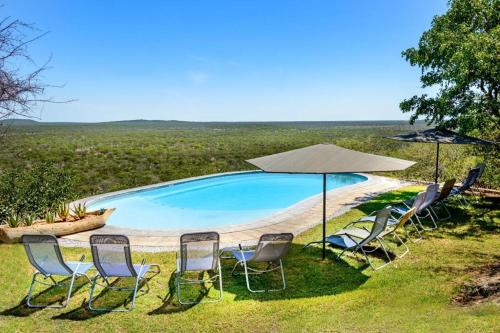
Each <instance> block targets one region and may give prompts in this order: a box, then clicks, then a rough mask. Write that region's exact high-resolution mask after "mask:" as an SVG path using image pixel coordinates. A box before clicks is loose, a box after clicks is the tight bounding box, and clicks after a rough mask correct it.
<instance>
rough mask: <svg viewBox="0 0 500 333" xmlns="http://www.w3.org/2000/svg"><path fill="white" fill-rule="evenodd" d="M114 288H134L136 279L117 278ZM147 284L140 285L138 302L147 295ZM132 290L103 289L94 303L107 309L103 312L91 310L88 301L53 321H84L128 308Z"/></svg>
mask: <svg viewBox="0 0 500 333" xmlns="http://www.w3.org/2000/svg"><path fill="white" fill-rule="evenodd" d="M156 275H158V274H154V275H151V276H149V277H147V278H146V280H147V281H148V282H149V281H150V280H151V279H152V278H153V277H154V276H156ZM110 285H111V286H112V287H115V288H129V289H131V288H133V287H134V285H135V279H134V278H117V279H115V280H114V281H112V282H111V283H110ZM145 285H146V282H145V281H144V280H143V281H142V282H140V283H139V289H138V291H137V297H136V302H137V300H138V299H140V297H141V296H143V295H145V294H146V293H145V292H142V290H143V288H144V287H145ZM132 295H133V291H132V290H112V289H109V288H105V289H103V290H102V291H101V292H100V293H99V294H98V295H97V296H96V297H94V299H93V301H92V306H93V307H94V308H106V309H103V310H89V308H88V301H86V302H83V304H82V305H81V306H80V307H78V308H76V309H74V310H72V311H69V312H65V313H62V314H60V315H57V316H54V317H52V319H63V320H75V321H82V320H87V319H91V318H95V317H99V316H102V315H105V314H107V313H110V312H112V311H113V310H116V309H119V308H126V307H127V306H128V305H130V304H131V302H132Z"/></svg>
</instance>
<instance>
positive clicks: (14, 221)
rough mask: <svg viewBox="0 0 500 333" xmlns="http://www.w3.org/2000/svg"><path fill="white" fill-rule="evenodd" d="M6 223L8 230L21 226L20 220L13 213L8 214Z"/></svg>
mask: <svg viewBox="0 0 500 333" xmlns="http://www.w3.org/2000/svg"><path fill="white" fill-rule="evenodd" d="M6 222H7V225H8V226H9V227H10V228H17V227H19V225H20V224H21V218H20V217H19V215H18V214H16V213H15V212H10V214H9V215H8V216H7V220H6Z"/></svg>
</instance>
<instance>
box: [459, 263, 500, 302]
mask: <svg viewBox="0 0 500 333" xmlns="http://www.w3.org/2000/svg"><path fill="white" fill-rule="evenodd" d="M471 275H472V279H471V281H468V282H465V283H464V284H463V285H462V286H461V287H460V291H459V293H458V294H457V295H456V296H455V297H454V298H453V303H455V304H459V305H473V304H479V303H485V302H492V303H500V262H497V263H493V264H488V265H486V266H482V267H480V268H478V269H476V270H474V271H473V272H472V273H471Z"/></svg>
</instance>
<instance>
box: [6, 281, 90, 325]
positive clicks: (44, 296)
mask: <svg viewBox="0 0 500 333" xmlns="http://www.w3.org/2000/svg"><path fill="white" fill-rule="evenodd" d="M70 281H71V278H70V277H68V278H65V279H63V280H61V281H59V283H62V284H63V285H61V286H52V287H49V288H47V289H45V290H43V291H41V292H40V293H38V294H36V295H35V296H34V297H33V298H32V300H31V304H37V305H39V304H40V305H42V304H43V305H55V304H62V302H63V301H64V299H65V298H66V293H67V292H68V289H67V288H68V287H69V282H70ZM86 284H88V280H87V279H86V278H85V277H83V276H80V277H78V278H76V279H75V283H74V285H73V291H72V292H71V296H73V295H74V294H76V293H77V292H78V291H79V290H80V289H81V288H83V287H84V286H85V285H86ZM27 297H28V296H26V297H25V298H23V299H22V300H21V302H19V304H18V305H16V306H15V307H12V308H10V309H6V310H3V311H2V312H0V316H14V317H28V316H30V315H31V314H33V313H35V312H38V311H40V310H43V309H44V308H30V307H28V306H27V305H26V300H27Z"/></svg>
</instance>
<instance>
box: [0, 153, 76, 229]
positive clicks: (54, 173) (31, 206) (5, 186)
mask: <svg viewBox="0 0 500 333" xmlns="http://www.w3.org/2000/svg"><path fill="white" fill-rule="evenodd" d="M74 184H75V180H74V178H73V177H72V176H71V175H70V174H69V173H68V172H67V171H66V170H65V169H63V168H60V167H57V166H56V165H52V164H48V163H42V164H38V165H35V166H34V167H32V168H31V169H16V170H11V171H9V172H6V173H4V174H3V175H0V222H5V221H6V219H7V216H9V214H11V213H15V214H17V215H19V216H25V215H27V214H32V215H34V216H37V217H42V215H43V214H44V213H45V212H46V211H47V210H52V211H53V210H55V209H56V208H57V207H58V205H59V204H60V203H61V202H64V201H67V200H71V199H74V198H75V196H76V193H75V191H74V188H75V185H74Z"/></svg>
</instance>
